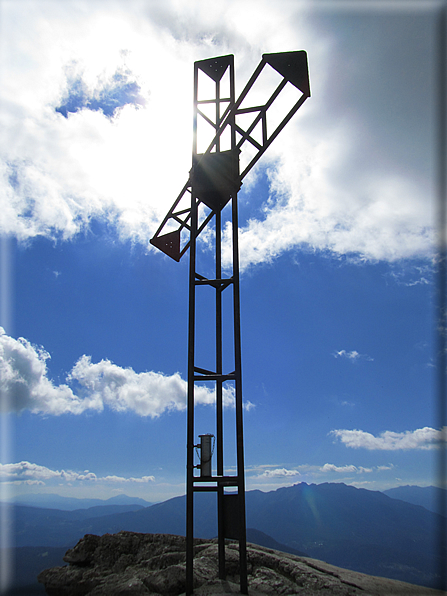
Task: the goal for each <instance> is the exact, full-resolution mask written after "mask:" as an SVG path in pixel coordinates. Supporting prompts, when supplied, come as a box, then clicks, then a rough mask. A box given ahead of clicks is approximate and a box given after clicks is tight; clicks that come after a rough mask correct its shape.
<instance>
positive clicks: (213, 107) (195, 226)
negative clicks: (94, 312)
mask: <svg viewBox="0 0 447 596" xmlns="http://www.w3.org/2000/svg"><path fill="white" fill-rule="evenodd" d="M266 96H267V99H266V100H264V99H263V98H266ZM308 97H310V88H309V74H308V67H307V55H306V52H304V51H297V52H282V53H277V54H264V55H263V56H262V60H261V62H260V64H259V65H258V67H257V68H256V70H255V71H254V73H253V75H252V76H251V78H250V80H249V81H248V83H247V84H246V86H245V88H244V89H243V91H242V92H241V94H240V96H239V98H238V99H237V100H236V99H235V80H234V56H232V55H229V56H219V57H217V58H210V59H207V60H200V61H198V62H195V63H194V115H193V150H192V168H191V170H190V175H189V178H188V181H187V182H186V184H185V186H184V187H183V189H182V191H181V192H180V194H179V196H178V197H177V200H176V201H175V202H174V204H173V206H172V207H171V209H170V210H169V212H168V214H167V215H166V217H165V218H164V220H163V221H162V223H161V225H160V227H159V229H158V230H157V232H156V234H155V235H154V237H153V238H152V239H151V243H152V244H153V245H154V246H155V247H157V248H159V249H160V250H162V251H163V252H164V253H165V254H167V255H168V256H169V257H171V258H173V259H174V260H175V261H179V260H180V259H181V257H182V256H183V255H184V254H185V252H186V251H187V250H188V248H189V250H190V266H189V329H188V397H187V457H186V468H187V491H186V492H187V495H186V593H187V595H188V596H189V595H190V594H192V593H193V548H194V546H193V539H194V494H195V493H196V492H199V491H202V492H207V491H214V492H215V493H217V521H218V556H219V577H220V578H221V579H225V539H234V540H238V541H239V563H240V590H241V593H242V594H248V585H247V558H246V527H245V479H244V448H243V422H242V413H243V405H242V372H241V333H240V297H239V249H238V208H237V193H238V191H239V189H240V188H241V184H242V180H243V178H244V177H245V176H246V174H247V173H248V172H249V171H250V170H251V168H252V167H253V166H254V165H255V163H256V162H257V161H258V160H259V158H260V157H261V156H262V154H263V153H264V152H265V150H266V149H267V148H268V147H269V146H270V144H271V143H272V142H273V140H274V139H275V138H276V137H277V136H278V134H279V133H280V132H281V130H282V129H283V128H284V127H285V125H286V124H287V123H288V122H289V120H290V119H291V118H292V116H293V115H294V114H295V112H296V111H297V110H298V109H299V108H300V107H301V106H302V105H303V103H304V102H305V100H306V99H307V98H308ZM230 202H231V210H230V208H228V209H225V207H226V206H227V204H229V203H230ZM225 218H226V220H225ZM230 221H231V224H230ZM225 224H226V225H225ZM224 226H225V227H224ZM205 228H208V232H207V239H208V241H209V239H210V238H211V239H212V238H213V230H214V253H215V256H214V266H213V267H214V272H213V275H214V277H213V276H212V275H211V276H210V275H208V276H207V277H205V276H204V275H202V274H200V273H199V272H198V271H197V270H196V268H197V257H198V252H199V251H198V248H200V245H199V246H198V243H197V238H198V236H199V234H200V233H201V232H202V231H203V230H205ZM223 230H232V231H231V234H230V236H231V240H232V242H231V244H232V266H231V267H228V270H229V271H227V268H225V270H224V271H223V268H222V232H223ZM228 260H229V259H228V258H227V262H228ZM224 273H225V274H224ZM211 277H213V278H212V279H211ZM207 286H208V287H210V288H213V289H214V290H212V291H211V293H212V296H213V298H212V303H214V305H215V318H214V320H213V321H212V323H211V325H210V327H211V329H210V330H209V332H210V333H211V335H212V336H213V337H214V341H215V348H214V354H212V355H211V356H210V355H209V354H207V356H206V357H207V358H210V357H211V358H212V361H211V362H210V363H208V362H207V363H206V366H205V365H202V366H197V365H196V310H198V309H197V305H196V295H197V292H198V291H199V292H200V291H202V290H199V288H200V287H207ZM230 287H231V288H232V290H233V291H232V310H233V324H232V335H233V337H232V342H231V348H229V347H228V344H229V342H228V341H225V342H224V340H223V329H225V330H227V329H230V330H231V327H230V326H224V324H223V312H225V313H226V312H227V310H223V304H222V299H223V294H224V291H225V290H227V288H230ZM230 310H231V309H230ZM198 315H200V313H199V312H198ZM200 322H202V321H200ZM205 323H206V324H209V323H208V321H205ZM230 334H231V331H230ZM224 348H225V355H226V359H225V363H227V362H228V361H229V362H230V364H231V367H230V368H229V370H228V371H227V370H225V371H224V368H223V363H224V357H223V356H224ZM228 350H229V351H230V358H229V360H228V357H227V352H228ZM201 357H202V359H203V357H204V356H203V354H202V356H201ZM200 383H208V384H209V383H212V384H214V386H215V395H216V421H215V447H216V466H215V469H213V467H212V465H211V457H212V455H213V449H212V448H211V438H212V437H213V435H201V436H200V439H201V441H200V444H197V445H196V444H195V438H194V422H195V417H194V403H195V399H194V395H195V392H196V391H197V388H198V387H199V386H200V385H199V384H200ZM228 387H229V389H228ZM225 391H227V392H228V391H229V394H230V395H233V396H234V399H235V416H236V474H234V473H233V474H226V473H225V467H224V429H223V404H224V396H225ZM195 449H196V450H197V451H198V452H199V453H200V456H199V458H200V463H199V464H198V465H194V450H195ZM225 453H226V452H225ZM196 469H200V475H197V474H196V473H195V470H196Z"/></svg>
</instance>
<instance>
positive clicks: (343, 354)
mask: <svg viewBox="0 0 447 596" xmlns="http://www.w3.org/2000/svg"><path fill="white" fill-rule="evenodd" d="M332 356H333V357H334V358H347V359H348V360H350V361H351V362H356V361H357V360H359V359H362V360H368V361H369V362H372V361H373V360H374V358H371V356H368V355H367V354H359V352H357V350H352V351H351V352H348V351H347V350H339V351H335V352H334V353H333V354H332Z"/></svg>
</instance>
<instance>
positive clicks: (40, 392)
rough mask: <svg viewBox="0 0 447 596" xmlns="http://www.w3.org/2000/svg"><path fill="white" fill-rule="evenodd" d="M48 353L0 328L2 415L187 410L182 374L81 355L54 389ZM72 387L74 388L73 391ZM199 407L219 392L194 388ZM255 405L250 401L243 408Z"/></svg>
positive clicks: (230, 400)
mask: <svg viewBox="0 0 447 596" xmlns="http://www.w3.org/2000/svg"><path fill="white" fill-rule="evenodd" d="M49 358H50V355H49V354H48V352H46V351H45V350H44V349H43V348H41V347H36V346H33V345H32V344H31V343H30V342H29V341H27V340H26V339H24V338H19V339H17V340H16V339H14V338H12V337H10V336H8V335H6V333H5V332H4V330H3V329H2V328H0V395H1V409H2V411H6V412H7V411H15V412H20V411H22V410H25V409H28V410H31V412H33V413H42V414H52V415H60V414H68V413H70V414H82V413H83V412H86V411H96V412H101V411H102V410H103V409H104V408H105V407H108V408H110V409H111V410H113V411H115V412H125V411H130V412H134V413H136V414H138V415H139V416H149V417H151V418H157V417H159V416H160V415H162V414H163V413H166V412H170V411H183V410H185V409H186V393H187V383H186V381H184V380H183V379H182V378H181V377H180V375H179V374H178V373H175V374H173V375H171V376H166V375H163V374H162V373H160V372H152V371H150V372H142V373H137V372H135V371H134V370H133V369H132V368H122V367H120V366H117V365H116V364H113V363H112V362H110V361H109V360H101V361H100V362H98V363H92V361H91V358H90V357H89V356H85V355H84V356H82V357H81V358H80V359H79V360H78V362H77V363H76V364H75V366H74V367H73V369H72V370H71V372H70V373H69V375H68V376H67V384H61V385H55V384H54V383H53V382H52V381H51V380H50V379H49V378H48V370H47V365H46V361H47V360H48V359H49ZM72 387H74V388H75V390H74V389H73V388H72ZM195 403H196V404H197V405H213V404H214V403H215V392H214V390H212V389H209V388H208V387H205V386H203V385H201V386H198V385H196V388H195ZM223 404H224V407H234V388H233V387H224V389H223ZM244 407H245V409H246V410H249V409H251V408H252V407H253V404H252V403H251V402H247V403H246V404H245V405H244Z"/></svg>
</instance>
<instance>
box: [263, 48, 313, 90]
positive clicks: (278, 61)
mask: <svg viewBox="0 0 447 596" xmlns="http://www.w3.org/2000/svg"><path fill="white" fill-rule="evenodd" d="M262 57H263V58H264V60H265V61H266V62H267V64H270V66H271V67H273V68H274V69H275V70H276V71H278V72H279V74H280V75H281V76H283V77H284V78H285V79H286V80H287V81H289V82H290V83H292V85H295V87H297V88H298V89H299V90H300V91H301V92H302V93H304V95H306V97H310V85H309V70H308V67H307V53H306V52H305V51H304V50H300V51H298V52H280V53H278V54H263V56H262Z"/></svg>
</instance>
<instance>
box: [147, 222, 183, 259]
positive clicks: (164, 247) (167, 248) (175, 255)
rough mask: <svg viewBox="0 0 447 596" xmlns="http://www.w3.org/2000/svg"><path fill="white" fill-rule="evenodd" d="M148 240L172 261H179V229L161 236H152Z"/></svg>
mask: <svg viewBox="0 0 447 596" xmlns="http://www.w3.org/2000/svg"><path fill="white" fill-rule="evenodd" d="M150 242H151V244H152V245H153V246H155V247H156V248H158V249H159V250H161V251H162V252H164V253H165V254H166V255H168V257H171V259H174V261H177V262H178V261H180V230H175V232H169V234H163V236H154V238H151V241H150Z"/></svg>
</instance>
